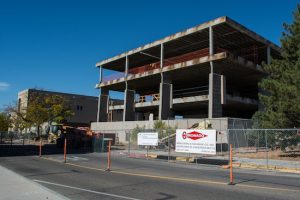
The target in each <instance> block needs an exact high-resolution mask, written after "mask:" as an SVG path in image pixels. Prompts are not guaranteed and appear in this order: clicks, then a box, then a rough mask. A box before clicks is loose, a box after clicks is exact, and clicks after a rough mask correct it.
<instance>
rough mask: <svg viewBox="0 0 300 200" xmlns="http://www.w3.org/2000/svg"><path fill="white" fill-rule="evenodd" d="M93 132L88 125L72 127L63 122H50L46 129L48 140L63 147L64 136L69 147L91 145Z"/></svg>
mask: <svg viewBox="0 0 300 200" xmlns="http://www.w3.org/2000/svg"><path fill="white" fill-rule="evenodd" d="M93 134H94V133H93V132H92V131H91V130H90V129H89V128H88V127H73V126H67V125H65V124H57V123H52V124H51V125H50V127H49V131H48V142H49V143H56V145H57V147H63V143H64V140H65V138H67V144H68V146H70V147H74V148H80V147H82V146H88V145H91V144H90V143H91V141H92V136H93Z"/></svg>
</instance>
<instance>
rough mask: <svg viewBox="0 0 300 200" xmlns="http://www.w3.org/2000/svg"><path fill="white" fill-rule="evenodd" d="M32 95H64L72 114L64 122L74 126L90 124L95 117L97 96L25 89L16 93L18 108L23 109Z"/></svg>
mask: <svg viewBox="0 0 300 200" xmlns="http://www.w3.org/2000/svg"><path fill="white" fill-rule="evenodd" d="M32 95H38V96H43V95H45V96H46V95H59V96H62V97H64V98H65V99H66V100H67V101H68V103H69V104H70V106H71V110H72V112H73V113H74V115H73V116H72V117H70V118H68V119H67V120H66V123H67V124H69V125H74V126H90V123H91V122H95V121H96V119H97V106H98V97H93V96H86V95H78V94H69V93H61V92H52V91H45V90H37V89H27V90H24V91H21V92H19V93H18V110H19V111H20V110H25V111H26V107H27V105H28V104H29V103H30V102H29V99H30V96H32Z"/></svg>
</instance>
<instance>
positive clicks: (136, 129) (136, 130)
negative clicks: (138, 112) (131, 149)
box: [130, 125, 145, 141]
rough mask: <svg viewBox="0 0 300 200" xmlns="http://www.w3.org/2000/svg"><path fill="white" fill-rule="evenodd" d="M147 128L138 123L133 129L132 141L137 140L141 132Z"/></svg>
mask: <svg viewBox="0 0 300 200" xmlns="http://www.w3.org/2000/svg"><path fill="white" fill-rule="evenodd" d="M144 129H145V126H143V127H140V126H139V125H136V127H135V128H134V129H132V131H131V134H130V137H131V140H132V141H137V135H138V133H140V132H143V130H144Z"/></svg>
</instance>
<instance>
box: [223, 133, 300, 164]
mask: <svg viewBox="0 0 300 200" xmlns="http://www.w3.org/2000/svg"><path fill="white" fill-rule="evenodd" d="M228 142H229V144H232V147H233V159H234V162H235V163H238V164H240V165H249V166H251V165H255V166H259V167H263V168H289V169H300V131H299V130H297V129H228Z"/></svg>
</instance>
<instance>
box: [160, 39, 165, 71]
mask: <svg viewBox="0 0 300 200" xmlns="http://www.w3.org/2000/svg"><path fill="white" fill-rule="evenodd" d="M163 67H164V44H163V43H162V44H160V68H163Z"/></svg>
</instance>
